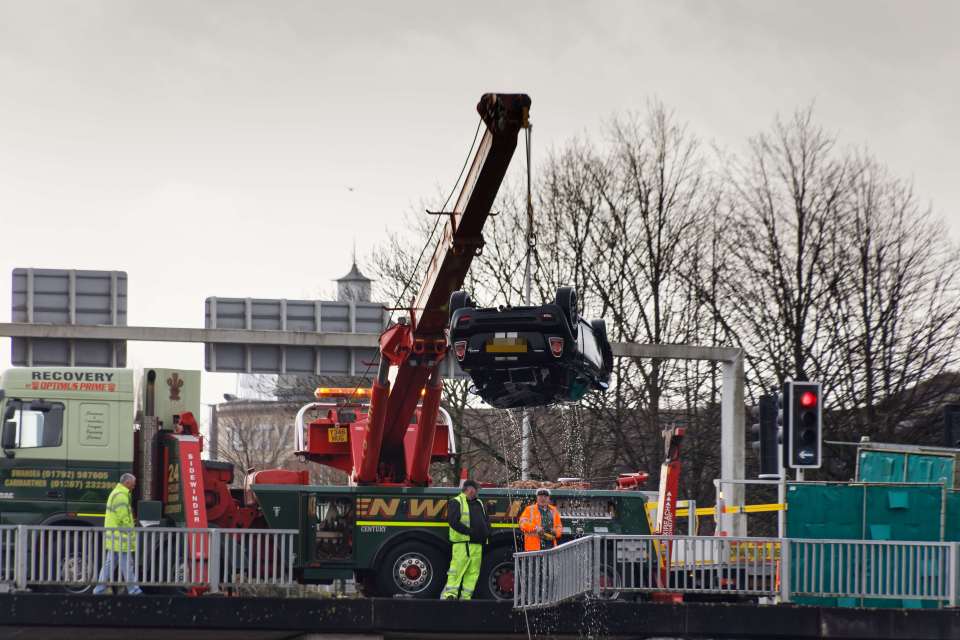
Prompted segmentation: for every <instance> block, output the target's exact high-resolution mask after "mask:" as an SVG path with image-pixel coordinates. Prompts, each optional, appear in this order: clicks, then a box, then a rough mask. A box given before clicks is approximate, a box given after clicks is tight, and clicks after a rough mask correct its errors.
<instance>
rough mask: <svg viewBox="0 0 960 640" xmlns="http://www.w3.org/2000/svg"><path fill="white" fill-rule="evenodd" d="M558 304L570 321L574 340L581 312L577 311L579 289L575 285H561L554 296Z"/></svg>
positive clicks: (555, 302)
mask: <svg viewBox="0 0 960 640" xmlns="http://www.w3.org/2000/svg"><path fill="white" fill-rule="evenodd" d="M554 304H556V305H557V306H558V307H560V309H561V310H562V311H563V315H564V316H566V318H567V322H569V323H570V331H572V332H573V338H574V340H576V339H577V321H578V319H579V318H580V314H579V313H578V312H577V290H576V289H574V288H573V287H560V288H559V289H557V295H556V296H555V297H554Z"/></svg>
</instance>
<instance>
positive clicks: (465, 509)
mask: <svg viewBox="0 0 960 640" xmlns="http://www.w3.org/2000/svg"><path fill="white" fill-rule="evenodd" d="M451 501H452V502H456V503H457V504H459V505H460V524H462V525H463V526H465V527H466V528H467V529H469V528H470V505H469V504H467V496H466V494H464V493H458V494H457V495H456V496H455V497H453V498H451ZM449 531H450V534H449V536H450V542H453V543H457V542H470V535H469V534H466V533H460V532H459V531H457V530H456V529H454V528H453V527H451V528H450V529H449Z"/></svg>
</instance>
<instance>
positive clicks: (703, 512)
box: [646, 502, 787, 517]
mask: <svg viewBox="0 0 960 640" xmlns="http://www.w3.org/2000/svg"><path fill="white" fill-rule="evenodd" d="M646 507H647V513H648V514H649V513H652V512H653V511H654V510H656V508H657V503H655V502H648V503H647V505H646ZM786 510H787V505H786V504H784V503H782V502H770V503H766V504H745V505H741V506H739V507H737V506H733V507H724V508H723V512H724V513H764V512H771V511H786ZM715 512H716V508H715V507H698V508H697V516H698V517H699V516H712V515H714V513H715ZM676 513H677V517H682V516H688V515H690V510H689V509H677V512H676Z"/></svg>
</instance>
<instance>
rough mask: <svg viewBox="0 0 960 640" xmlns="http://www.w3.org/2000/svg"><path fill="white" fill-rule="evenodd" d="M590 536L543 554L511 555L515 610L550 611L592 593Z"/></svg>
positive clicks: (592, 542) (528, 552)
mask: <svg viewBox="0 0 960 640" xmlns="http://www.w3.org/2000/svg"><path fill="white" fill-rule="evenodd" d="M593 556H594V539H593V537H592V536H587V537H584V538H578V539H576V540H573V541H572V542H567V543H564V544H562V545H560V546H557V547H552V548H550V549H545V550H543V551H525V552H522V553H516V554H514V556H513V557H514V560H515V563H516V564H515V565H514V568H515V573H514V578H515V579H514V584H513V599H514V606H515V607H518V608H523V609H534V608H541V607H551V606H553V605H555V604H559V603H561V602H563V601H564V600H569V599H571V598H575V597H577V596H579V595H582V594H584V593H588V592H590V591H591V590H592V589H593V581H594V578H593V567H594V557H593Z"/></svg>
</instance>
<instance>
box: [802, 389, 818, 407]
mask: <svg viewBox="0 0 960 640" xmlns="http://www.w3.org/2000/svg"><path fill="white" fill-rule="evenodd" d="M800 406H801V407H803V408H804V409H812V408H813V407H815V406H817V394H815V393H814V392H813V391H804V392H803V393H801V394H800Z"/></svg>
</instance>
